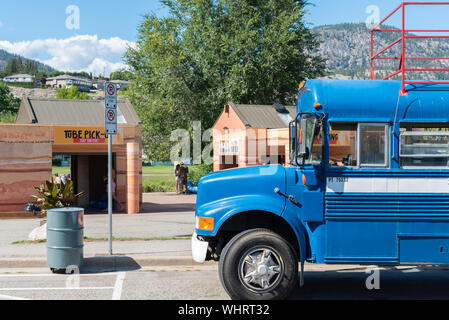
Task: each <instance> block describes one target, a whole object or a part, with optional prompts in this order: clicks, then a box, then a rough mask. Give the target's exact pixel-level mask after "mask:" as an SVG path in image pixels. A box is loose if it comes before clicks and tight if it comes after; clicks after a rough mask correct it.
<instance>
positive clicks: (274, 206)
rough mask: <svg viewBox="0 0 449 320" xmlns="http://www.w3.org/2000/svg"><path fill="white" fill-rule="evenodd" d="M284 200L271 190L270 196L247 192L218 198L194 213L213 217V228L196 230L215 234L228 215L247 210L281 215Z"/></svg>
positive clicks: (202, 233) (204, 234) (204, 233)
mask: <svg viewBox="0 0 449 320" xmlns="http://www.w3.org/2000/svg"><path fill="white" fill-rule="evenodd" d="M285 204H286V200H285V198H283V197H279V196H278V195H277V194H275V193H274V192H273V195H272V196H267V195H266V194H265V195H257V194H248V195H240V196H235V197H229V198H225V199H220V200H217V201H214V202H210V203H207V204H205V205H203V206H201V207H199V208H197V210H196V211H197V212H196V215H197V216H201V217H212V218H214V219H215V222H214V230H211V231H205V230H197V233H198V234H199V235H202V236H212V237H214V236H216V235H217V233H218V231H219V230H220V228H221V226H222V225H223V223H225V221H226V220H228V219H229V218H230V217H232V216H234V215H236V214H239V213H242V212H248V211H266V212H271V213H273V214H275V215H277V216H281V214H282V212H283V211H284V209H285Z"/></svg>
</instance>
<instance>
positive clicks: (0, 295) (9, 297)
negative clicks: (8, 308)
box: [0, 294, 30, 300]
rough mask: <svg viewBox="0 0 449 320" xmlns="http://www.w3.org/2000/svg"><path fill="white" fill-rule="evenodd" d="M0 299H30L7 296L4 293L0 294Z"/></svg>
mask: <svg viewBox="0 0 449 320" xmlns="http://www.w3.org/2000/svg"><path fill="white" fill-rule="evenodd" d="M0 299H6V300H30V299H25V298H19V297H13V296H7V295H4V294H0Z"/></svg>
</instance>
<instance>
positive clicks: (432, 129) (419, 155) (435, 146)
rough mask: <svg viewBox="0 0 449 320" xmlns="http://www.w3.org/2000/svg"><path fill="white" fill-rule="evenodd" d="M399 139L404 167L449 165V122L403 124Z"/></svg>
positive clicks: (440, 166)
mask: <svg viewBox="0 0 449 320" xmlns="http://www.w3.org/2000/svg"><path fill="white" fill-rule="evenodd" d="M399 141H400V142H399V143H400V145H399V153H400V159H401V167H402V168H407V167H410V168H413V167H428V168H432V167H434V168H447V167H448V165H449V128H448V124H447V123H445V124H440V125H438V124H432V125H430V124H429V125H427V126H423V125H422V124H417V125H413V124H409V125H407V126H403V127H401V134H400V139H399Z"/></svg>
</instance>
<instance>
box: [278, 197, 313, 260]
mask: <svg viewBox="0 0 449 320" xmlns="http://www.w3.org/2000/svg"><path fill="white" fill-rule="evenodd" d="M281 217H282V218H283V219H284V220H285V221H286V222H287V223H288V224H289V226H290V227H291V228H292V229H293V231H294V232H295V235H296V239H298V245H299V252H300V253H301V257H300V259H301V264H302V265H304V263H305V261H306V259H307V248H308V246H307V237H306V235H307V230H306V228H305V227H304V225H303V223H302V221H301V219H300V215H299V214H298V212H297V211H295V210H293V209H292V207H291V206H286V208H285V211H284V212H283V213H282V215H281Z"/></svg>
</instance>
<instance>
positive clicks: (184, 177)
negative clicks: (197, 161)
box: [179, 162, 189, 194]
mask: <svg viewBox="0 0 449 320" xmlns="http://www.w3.org/2000/svg"><path fill="white" fill-rule="evenodd" d="M179 172H180V173H179V178H180V185H181V193H186V194H187V176H188V174H189V168H187V166H185V165H184V162H181V166H180V167H179ZM184 187H185V189H184Z"/></svg>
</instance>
